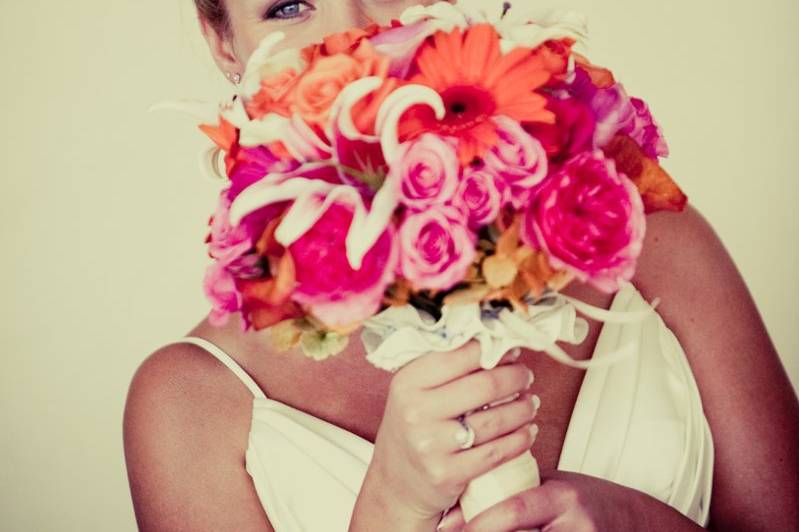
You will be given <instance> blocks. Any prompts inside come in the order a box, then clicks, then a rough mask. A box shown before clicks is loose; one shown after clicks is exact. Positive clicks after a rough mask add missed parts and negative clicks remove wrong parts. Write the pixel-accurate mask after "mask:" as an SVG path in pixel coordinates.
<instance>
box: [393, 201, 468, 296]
mask: <svg viewBox="0 0 799 532" xmlns="http://www.w3.org/2000/svg"><path fill="white" fill-rule="evenodd" d="M399 241H400V273H401V275H402V276H403V277H405V279H407V280H408V281H410V282H411V283H413V284H414V285H415V287H416V288H417V289H432V290H448V289H450V288H452V287H453V286H455V285H456V284H457V283H459V282H460V281H462V280H463V278H464V276H465V275H466V271H467V270H468V268H469V266H470V265H471V264H472V261H473V260H474V257H475V247H474V246H475V243H476V235H475V234H474V233H473V232H472V231H470V230H469V228H468V227H467V226H466V223H465V220H464V219H463V216H462V213H461V212H460V211H458V210H457V209H456V208H454V207H447V206H443V207H438V208H436V209H428V210H425V211H418V212H414V211H409V212H407V213H406V216H405V219H404V220H403V222H402V224H401V225H400V229H399Z"/></svg>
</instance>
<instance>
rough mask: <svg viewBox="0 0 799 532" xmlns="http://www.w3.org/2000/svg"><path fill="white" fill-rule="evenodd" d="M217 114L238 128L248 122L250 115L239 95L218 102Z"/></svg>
mask: <svg viewBox="0 0 799 532" xmlns="http://www.w3.org/2000/svg"><path fill="white" fill-rule="evenodd" d="M219 114H220V115H221V116H222V118H224V119H225V120H227V121H228V122H230V123H231V124H232V125H234V126H235V127H237V128H238V129H241V128H242V127H243V126H244V125H246V124H248V123H249V122H250V116H249V115H248V114H247V110H246V109H245V108H244V102H243V101H242V99H241V97H237V98H236V99H235V100H231V101H229V102H223V103H222V104H220V106H219Z"/></svg>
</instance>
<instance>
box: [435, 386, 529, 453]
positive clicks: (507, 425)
mask: <svg viewBox="0 0 799 532" xmlns="http://www.w3.org/2000/svg"><path fill="white" fill-rule="evenodd" d="M540 404H541V401H540V399H538V396H537V395H533V394H529V393H525V394H520V395H519V397H518V398H516V399H515V400H513V401H510V402H508V403H505V404H502V405H499V406H495V407H493V408H490V409H488V410H476V411H475V412H473V413H471V414H468V415H467V416H466V422H467V423H468V424H469V426H471V427H472V429H473V430H474V434H475V440H474V445H481V444H483V443H486V442H488V441H491V440H493V439H495V438H498V437H500V436H503V435H505V434H510V433H511V432H513V431H514V430H517V429H518V428H520V427H522V426H525V425H528V424H529V423H532V422H533V420H534V419H535V416H536V414H537V413H538V405H540ZM448 425H449V424H448ZM451 426H452V427H453V429H452V430H460V422H458V421H457V420H456V421H453V422H452V425H451ZM454 449H456V447H452V450H454Z"/></svg>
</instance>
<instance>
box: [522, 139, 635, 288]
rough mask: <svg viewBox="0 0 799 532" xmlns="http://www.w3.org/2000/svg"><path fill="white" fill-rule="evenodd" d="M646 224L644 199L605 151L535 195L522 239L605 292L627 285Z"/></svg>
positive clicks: (584, 157) (586, 156)
mask: <svg viewBox="0 0 799 532" xmlns="http://www.w3.org/2000/svg"><path fill="white" fill-rule="evenodd" d="M645 228H646V221H645V217H644V205H643V202H642V200H641V195H640V193H639V192H638V190H637V188H636V187H635V185H634V184H633V183H632V181H630V179H628V178H627V176H625V175H624V174H620V173H618V172H617V171H616V165H615V163H614V162H613V161H612V160H610V159H606V158H605V156H604V155H603V153H602V151H601V150H594V151H592V152H585V153H582V154H580V155H577V156H576V157H573V158H572V159H569V160H568V161H566V163H564V165H563V167H562V168H561V169H560V170H558V171H557V172H555V173H553V174H551V175H550V176H549V177H548V178H547V180H546V181H545V182H543V183H542V184H541V186H540V187H539V188H538V189H537V191H536V196H535V201H534V202H533V203H531V204H530V206H529V207H528V209H527V210H526V211H525V212H524V217H523V222H522V231H521V238H522V240H523V241H524V242H525V243H527V244H529V245H530V246H532V247H534V248H537V249H542V250H543V251H545V252H546V253H547V255H549V257H550V264H551V265H552V266H553V267H554V268H556V269H566V270H569V271H571V272H573V273H574V274H575V276H576V277H577V278H578V279H580V280H582V281H588V282H589V283H590V284H592V285H593V286H595V287H596V288H598V289H599V290H602V291H604V292H607V293H611V292H615V291H617V290H618V289H619V279H624V280H627V281H629V280H630V279H631V278H632V276H633V273H634V272H635V262H636V259H637V258H638V255H639V254H640V252H641V247H642V244H643V239H644V233H645Z"/></svg>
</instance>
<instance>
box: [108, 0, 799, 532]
mask: <svg viewBox="0 0 799 532" xmlns="http://www.w3.org/2000/svg"><path fill="white" fill-rule="evenodd" d="M413 3H416V2H414V1H392V0H381V1H374V0H372V1H367V0H363V1H360V2H358V1H345V0H335V1H333V0H317V1H308V2H296V1H295V2H275V1H273V0H229V1H228V2H227V9H228V13H229V17H230V21H231V33H230V34H229V35H220V34H219V33H217V32H216V31H215V30H214V29H213V28H211V27H210V26H209V25H208V24H207V23H205V22H204V21H202V20H201V28H202V30H203V33H204V35H205V37H206V39H207V40H208V43H209V47H210V50H211V53H212V56H213V58H214V60H215V62H216V63H217V65H218V66H219V68H220V70H221V71H222V72H225V73H242V72H243V70H244V64H246V60H247V58H248V57H249V55H250V54H251V53H252V51H253V50H254V49H255V47H256V46H257V44H258V42H259V41H260V39H261V38H262V37H263V36H265V35H266V34H268V33H269V32H271V31H275V30H278V29H279V30H281V31H284V32H285V33H286V34H287V37H288V38H287V39H286V41H284V43H283V44H282V46H302V45H304V44H307V43H309V42H312V41H314V40H316V39H317V38H318V37H319V36H321V35H325V34H328V33H332V32H336V31H343V30H346V29H348V28H350V27H353V26H362V25H364V24H366V23H368V22H370V21H376V22H380V23H383V22H387V21H388V20H390V19H391V18H394V17H396V16H397V15H398V14H399V13H401V12H402V10H403V9H404V8H405V7H407V6H408V5H410V4H413ZM264 13H269V15H268V17H267V18H264V16H263V15H264ZM677 177H678V176H677ZM678 181H679V177H678ZM632 282H633V284H635V286H636V287H637V288H638V290H639V291H640V292H641V294H642V295H643V296H644V298H645V299H646V300H648V301H651V300H652V299H654V298H655V297H660V298H661V303H660V305H659V306H658V308H657V310H658V313H659V314H660V315H661V316H662V318H663V320H664V322H665V323H666V325H667V326H668V327H669V328H670V329H671V330H672V331H673V332H674V333H675V335H676V336H677V338H678V339H679V341H680V343H681V345H682V346H683V348H684V350H685V352H686V355H687V357H688V361H689V364H690V365H691V368H692V370H693V373H694V376H695V379H696V381H697V385H698V387H699V391H700V394H701V397H702V401H703V405H704V409H705V414H706V416H707V418H708V421H709V423H710V427H711V431H712V433H713V438H714V443H715V453H716V456H715V472H714V479H713V495H712V504H711V508H710V513H711V520H710V524H709V527H708V528H709V529H712V530H725V531H728V530H731V531H735V530H742V531H750V530H799V509H798V508H799V504H797V502H798V501H799V481H797V479H799V453H797V451H796V450H797V449H799V402H798V401H797V397H796V394H795V392H794V390H793V388H792V386H791V384H790V382H789V380H788V377H787V375H786V373H785V370H784V368H783V366H782V364H781V362H780V359H779V357H778V354H777V352H776V350H775V348H774V345H773V343H772V341H771V339H770V338H769V335H768V333H767V331H766V328H765V326H764V324H763V321H762V319H761V316H760V314H759V312H758V309H757V307H756V305H755V303H754V302H753V300H752V297H751V294H750V293H749V290H748V288H747V286H746V284H745V282H744V280H743V279H742V278H741V276H740V273H739V272H738V270H737V268H736V266H735V264H734V262H733V261H732V259H731V258H730V256H729V254H728V252H727V250H726V249H725V247H724V245H723V243H722V242H721V241H720V240H719V238H718V236H717V234H716V233H715V231H714V230H713V228H712V227H711V226H710V224H709V223H708V222H707V221H706V220H705V219H704V218H703V216H702V215H701V214H700V213H699V212H698V211H697V210H696V208H695V207H694V206H693V205H691V204H689V206H688V208H687V209H686V210H685V212H683V213H673V212H657V213H653V214H650V215H648V216H647V233H646V239H645V242H644V246H643V251H642V254H641V257H640V258H639V262H638V269H637V271H636V275H635V277H634V278H633V279H632ZM564 292H565V293H566V294H568V295H571V296H574V297H577V298H579V299H582V300H584V301H586V302H588V303H590V304H592V305H595V306H598V307H601V308H608V307H609V306H610V304H611V301H612V298H613V295H612V294H605V293H603V292H600V291H597V290H596V289H594V288H592V287H590V286H588V285H586V284H581V283H578V282H575V283H572V284H571V285H569V286H568V287H566V289H565V290H564ZM239 320H240V316H238V315H234V316H233V317H232V319H231V320H230V322H229V323H228V324H227V325H226V326H224V327H221V328H216V327H213V326H211V325H210V324H209V323H208V322H207V320H203V321H202V322H200V323H199V324H197V325H196V326H195V327H194V328H193V329H192V330H191V331H189V332H188V333H187V334H191V335H196V336H201V337H205V338H207V339H209V340H211V341H213V342H214V343H216V344H217V345H219V346H220V347H221V348H222V349H224V350H225V351H226V352H227V353H229V354H230V355H231V356H232V357H233V358H234V359H235V360H236V361H237V362H238V363H239V364H240V365H241V366H242V367H243V368H244V369H245V370H246V371H247V373H249V374H250V375H251V376H252V377H253V378H254V379H255V380H256V382H257V383H258V384H259V385H260V386H261V388H262V389H263V390H264V391H265V392H266V394H267V395H268V396H269V397H271V398H273V399H275V400H278V401H281V402H284V403H287V404H289V405H291V406H294V407H295V408H299V409H300V410H303V411H306V412H308V413H310V414H312V415H314V416H317V417H319V418H321V419H323V420H325V421H328V422H330V423H333V424H334V425H338V426H340V427H342V428H344V429H346V430H349V431H351V432H353V433H355V434H357V435H359V436H361V437H363V438H365V439H367V440H368V441H370V442H373V443H375V455H374V458H373V460H372V463H371V464H370V466H369V470H368V471H367V475H366V479H365V481H364V485H363V488H362V490H361V494H360V496H359V498H358V500H357V502H356V505H355V510H354V513H353V516H352V522H351V527H350V530H351V531H356V530H387V528H386V523H392V527H393V528H392V530H409V531H410V530H426V531H430V530H434V529H435V527H436V524H437V522H438V519H439V516H440V515H441V512H442V511H443V510H444V509H445V508H447V507H448V506H450V504H452V503H454V502H455V501H457V498H458V494H459V492H460V490H461V489H462V487H463V485H464V484H465V482H466V481H467V480H468V478H467V477H472V478H473V477H474V476H477V474H479V473H480V472H482V471H483V470H485V469H490V468H491V466H492V463H491V460H497V459H499V460H505V459H509V458H510V457H512V456H515V455H517V454H519V453H521V452H527V450H528V449H530V447H531V446H532V450H533V452H534V454H535V456H536V458H537V459H538V463H539V466H540V469H541V473H542V481H543V482H542V485H541V486H540V487H538V488H534V489H532V490H528V491H525V492H523V493H521V494H519V495H517V496H515V497H513V498H511V499H508V500H507V501H505V502H503V503H500V504H498V505H496V506H495V507H493V508H491V509H489V510H487V511H485V512H483V514H481V515H480V516H478V517H477V518H475V519H474V520H473V521H471V522H470V523H469V525H468V526H466V527H464V525H463V522H462V514H461V513H460V511H459V508H458V507H457V506H456V507H455V508H454V509H453V510H452V511H450V512H449V516H450V517H449V519H451V521H450V522H447V523H446V526H445V530H467V531H469V532H483V531H486V532H487V531H511V530H520V529H531V528H534V527H541V528H542V529H543V530H548V531H550V530H551V531H559V530H692V529H700V528H699V527H698V526H697V525H696V524H694V523H693V522H692V521H690V520H689V519H687V518H686V517H684V516H683V515H681V514H680V513H679V512H677V511H676V510H674V509H672V508H671V507H669V506H667V505H665V504H663V503H661V502H660V501H658V500H656V499H654V498H652V497H650V496H648V495H646V494H644V493H641V492H639V491H636V490H634V489H631V488H627V487H624V486H620V485H618V484H615V483H612V482H608V481H605V480H603V479H599V478H595V477H590V476H587V475H581V474H577V473H566V472H560V471H557V463H558V459H559V456H560V452H561V449H562V447H563V440H564V437H565V431H566V427H567V426H568V423H569V420H570V417H571V414H572V410H573V408H574V402H575V400H576V396H577V393H578V391H579V388H580V385H581V383H582V378H583V375H584V372H583V371H581V370H576V369H572V368H569V367H566V366H563V365H560V364H558V363H556V362H554V361H552V360H551V359H549V358H548V357H547V356H546V355H545V354H542V353H540V352H535V351H530V350H523V351H522V353H521V357H520V358H519V359H518V360H517V361H515V362H514V361H512V360H503V364H501V365H500V366H499V367H497V368H495V369H494V370H490V371H485V370H479V369H478V367H477V362H476V361H477V355H476V350H475V349H474V348H473V346H471V347H470V346H467V347H466V348H464V349H462V350H459V351H457V352H455V353H451V354H449V358H447V359H446V362H445V363H442V362H443V360H444V359H442V358H440V357H441V355H431V356H429V357H423V358H422V359H420V360H418V361H415V362H414V363H412V364H410V365H408V366H406V367H405V368H403V369H402V370H400V371H399V372H398V373H396V374H393V375H392V374H390V373H388V372H385V371H382V370H378V369H376V368H374V367H373V366H372V365H371V364H370V363H369V362H368V361H366V360H365V358H364V352H363V348H362V347H361V345H360V342H358V341H352V342H351V343H350V345H349V347H348V348H347V350H346V351H345V352H344V353H342V354H340V355H338V356H336V357H334V358H332V359H328V360H327V361H324V362H316V361H313V360H310V359H307V358H305V357H303V356H302V355H301V354H300V353H299V352H298V351H292V352H290V353H287V354H286V353H284V354H281V353H276V352H274V351H273V350H272V349H271V347H270V342H269V338H268V332H267V331H259V332H249V333H242V332H241V331H240V321H239ZM589 323H590V332H589V335H588V337H587V338H586V340H585V341H584V342H583V343H582V344H581V345H579V346H571V345H563V347H564V349H565V350H566V351H567V352H568V353H569V354H570V355H572V356H573V357H574V358H576V359H588V358H590V356H591V353H592V352H593V350H594V346H595V344H596V339H597V336H598V334H599V332H600V327H601V323H598V322H595V321H593V320H589ZM355 338H357V335H355ZM437 357H438V358H437ZM528 369H530V370H534V371H535V382H534V383H533V384H532V386H531V387H530V388H527V387H526V384H527V375H528ZM343 375H346V378H343V377H342V376H343ZM532 392H534V393H535V394H537V395H538V396H539V397H540V399H541V404H542V406H541V409H540V413H539V412H537V411H536V410H535V409H534V408H533V406H532V402H531V401H530V395H531V393H532ZM514 393H520V396H519V398H518V399H516V400H514V401H512V402H509V403H507V404H505V405H501V406H497V407H494V408H491V409H490V410H488V411H486V412H483V413H480V414H475V415H474V417H472V418H470V419H469V421H470V423H471V424H472V425H473V426H474V427H475V431H476V433H477V435H478V437H477V441H476V442H475V447H474V448H473V449H470V450H469V451H466V452H463V451H461V452H458V451H456V450H455V448H454V446H453V445H454V444H453V443H451V444H449V445H448V442H450V441H451V440H450V438H452V435H453V434H454V431H455V427H457V426H458V425H457V422H455V421H454V420H453V419H452V418H453V417H454V416H455V415H457V413H455V412H453V410H452V405H457V406H458V408H462V409H463V410H464V411H465V410H468V409H470V408H473V407H476V406H479V405H480V404H483V403H486V402H489V401H491V400H495V399H499V398H503V397H507V396H510V395H512V394H514ZM444 405H447V406H446V407H445V406H444ZM251 408H252V396H251V394H250V392H249V390H247V389H246V388H245V387H244V386H242V385H241V383H240V381H239V380H238V379H237V378H236V377H235V376H234V375H233V374H232V373H231V372H230V370H228V369H227V368H226V367H225V366H223V365H222V364H221V363H219V362H218V361H217V360H216V359H215V358H213V357H212V356H211V355H210V354H209V353H207V352H205V351H204V350H202V349H200V348H199V347H196V346H194V345H192V344H186V343H180V344H171V345H168V346H165V347H163V348H161V349H159V350H157V351H156V352H154V353H152V354H151V355H150V356H149V357H148V358H147V359H146V360H145V361H144V362H143V363H142V365H141V366H140V368H139V370H138V371H137V373H136V375H135V376H134V378H133V381H132V382H131V385H130V390H129V393H128V400H127V404H126V409H125V419H124V431H125V454H126V460H127V465H128V474H129V479H130V485H131V492H132V497H133V502H134V508H135V511H136V517H137V521H138V523H139V527H140V529H141V530H143V531H156V530H157V531H163V530H169V531H177V530H191V531H200V532H202V531H218V530H239V531H244V532H249V531H252V532H255V531H270V530H273V527H272V526H271V525H270V523H269V520H268V517H267V515H266V514H265V512H264V510H263V508H262V506H261V503H260V501H259V499H258V496H257V494H256V492H255V490H254V487H253V484H252V481H251V479H250V477H249V475H248V474H247V472H246V470H245V469H244V452H245V450H246V447H247V442H248V440H247V437H248V430H249V423H250V416H251V413H252V410H251ZM533 420H535V424H536V425H538V426H540V427H541V429H540V433H539V434H538V436H537V437H535V438H533V437H531V436H530V435H529V431H528V428H529V426H530V425H531V422H532V421H533ZM497 450H498V452H493V451H497ZM467 453H468V455H467ZM388 456H392V457H394V459H393V460H389V459H387V457H388ZM397 456H404V459H403V460H402V461H401V462H402V464H400V461H399V460H397V459H396V457H397ZM409 464H410V465H411V467H408V465H409ZM389 479H391V481H389ZM309 503H310V504H312V501H309Z"/></svg>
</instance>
